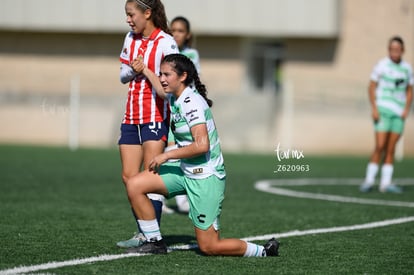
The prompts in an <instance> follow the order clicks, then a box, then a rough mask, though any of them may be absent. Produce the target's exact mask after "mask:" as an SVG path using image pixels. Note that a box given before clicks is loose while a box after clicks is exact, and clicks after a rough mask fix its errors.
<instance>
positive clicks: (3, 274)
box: [0, 216, 414, 275]
mask: <svg viewBox="0 0 414 275" xmlns="http://www.w3.org/2000/svg"><path fill="white" fill-rule="evenodd" d="M413 221H414V216H411V217H403V218H398V219H392V220H384V221H378V222H372V223H365V224H356V225H350V226H341V227H330V228H317V229H310V230H303V231H300V230H294V231H289V232H285V233H274V234H267V235H262V236H253V237H247V238H243V240H245V241H263V240H268V239H270V238H272V237H275V238H288V237H296V236H304V235H315V234H323V233H335V232H344V231H353V230H363V229H372V228H377V227H385V226H390V225H396V224H403V223H408V222H413ZM194 248H197V245H179V246H171V247H169V248H168V249H169V250H170V251H175V250H189V249H194ZM140 256H147V255H145V254H117V255H101V256H96V257H91V258H84V259H74V260H69V261H63V262H49V263H46V264H40V265H32V266H21V267H15V268H11V269H6V270H1V271H0V275H11V274H23V273H28V272H37V271H43V270H48V269H56V268H61V267H66V266H76V265H82V264H89V263H95V262H102V261H112V260H118V259H123V258H129V257H140Z"/></svg>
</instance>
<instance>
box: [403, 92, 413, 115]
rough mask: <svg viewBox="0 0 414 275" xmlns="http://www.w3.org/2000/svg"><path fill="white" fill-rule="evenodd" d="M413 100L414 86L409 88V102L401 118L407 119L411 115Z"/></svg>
mask: <svg viewBox="0 0 414 275" xmlns="http://www.w3.org/2000/svg"><path fill="white" fill-rule="evenodd" d="M412 100H413V86H408V87H407V101H406V103H405V108H404V111H403V113H402V115H401V117H402V118H403V119H406V118H407V116H408V114H409V113H410V108H411V102H412Z"/></svg>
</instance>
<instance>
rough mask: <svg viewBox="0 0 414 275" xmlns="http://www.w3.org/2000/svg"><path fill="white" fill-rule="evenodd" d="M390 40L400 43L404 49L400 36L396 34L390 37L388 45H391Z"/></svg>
mask: <svg viewBox="0 0 414 275" xmlns="http://www.w3.org/2000/svg"><path fill="white" fill-rule="evenodd" d="M392 42H398V43H400V45H401V47H402V48H403V49H404V41H403V39H402V38H401V36H398V35H396V36H393V37H391V38H390V41H389V42H388V45H391V43H392Z"/></svg>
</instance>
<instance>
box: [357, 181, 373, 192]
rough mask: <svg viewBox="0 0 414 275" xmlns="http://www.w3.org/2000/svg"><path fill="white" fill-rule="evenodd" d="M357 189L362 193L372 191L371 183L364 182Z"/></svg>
mask: <svg viewBox="0 0 414 275" xmlns="http://www.w3.org/2000/svg"><path fill="white" fill-rule="evenodd" d="M359 191H361V192H362V193H368V192H371V191H372V184H370V183H366V182H364V183H363V184H362V185H361V186H360V187H359Z"/></svg>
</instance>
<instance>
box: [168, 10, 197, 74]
mask: <svg viewBox="0 0 414 275" xmlns="http://www.w3.org/2000/svg"><path fill="white" fill-rule="evenodd" d="M171 33H172V35H173V37H174V40H175V42H177V45H178V48H179V50H180V53H181V54H183V55H185V56H187V57H188V58H190V59H191V61H193V63H194V65H195V67H196V69H197V72H198V74H200V56H199V54H198V51H197V50H196V49H194V48H192V47H191V45H192V41H193V34H192V32H191V26H190V21H188V19H187V18H185V17H183V16H177V17H175V18H174V19H173V20H172V21H171Z"/></svg>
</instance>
